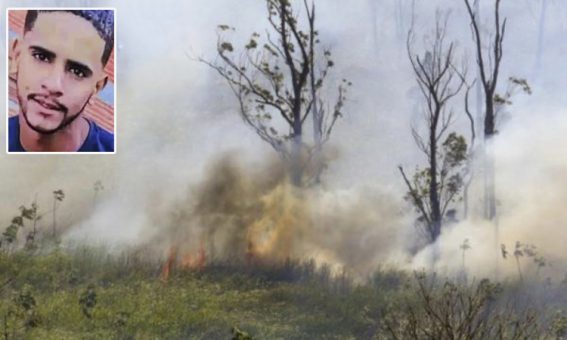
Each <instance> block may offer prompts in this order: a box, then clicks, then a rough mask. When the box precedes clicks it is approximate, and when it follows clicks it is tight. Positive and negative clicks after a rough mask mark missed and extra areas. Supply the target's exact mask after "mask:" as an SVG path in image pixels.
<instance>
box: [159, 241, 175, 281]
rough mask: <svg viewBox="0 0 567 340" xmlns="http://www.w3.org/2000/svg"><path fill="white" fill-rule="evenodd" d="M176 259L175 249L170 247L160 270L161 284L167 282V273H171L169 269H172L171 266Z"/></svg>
mask: <svg viewBox="0 0 567 340" xmlns="http://www.w3.org/2000/svg"><path fill="white" fill-rule="evenodd" d="M176 258H177V247H176V246H172V247H171V248H170V249H169V251H168V255H167V260H166V261H165V263H164V264H163V267H162V268H161V274H160V278H161V280H162V281H163V282H167V280H168V279H169V273H170V272H171V269H173V265H174V264H175V259H176Z"/></svg>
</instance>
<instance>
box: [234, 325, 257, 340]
mask: <svg viewBox="0 0 567 340" xmlns="http://www.w3.org/2000/svg"><path fill="white" fill-rule="evenodd" d="M231 333H232V338H231V339H232V340H253V338H252V337H251V336H250V335H248V333H246V332H244V331H242V330H240V329H238V327H232V330H231Z"/></svg>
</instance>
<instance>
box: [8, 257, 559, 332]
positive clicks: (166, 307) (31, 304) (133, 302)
mask: <svg viewBox="0 0 567 340" xmlns="http://www.w3.org/2000/svg"><path fill="white" fill-rule="evenodd" d="M162 266H163V261H158V260H156V261H149V260H147V259H146V260H142V259H140V258H138V257H136V256H134V255H124V254H123V255H119V254H109V253H107V252H106V251H105V250H104V249H100V248H93V247H76V248H73V249H71V250H69V249H67V250H63V249H60V248H54V249H52V250H50V251H43V252H40V251H38V250H37V249H36V250H35V251H30V250H19V251H12V252H3V253H2V254H1V255H0V285H1V286H0V331H1V334H2V337H3V338H4V339H231V338H234V339H246V338H248V336H249V337H252V338H254V339H380V338H392V339H394V338H400V339H402V338H413V339H428V338H429V339H434V338H440V339H450V338H454V339H458V338H461V339H466V338H472V339H486V338H502V339H535V338H542V339H543V338H548V339H563V338H565V336H566V333H567V319H566V318H565V306H566V305H567V297H566V296H567V294H566V293H567V285H566V284H565V283H557V284H552V283H548V286H545V285H544V284H543V283H541V284H540V283H533V282H532V283H528V282H525V283H519V282H515V283H514V282H509V283H502V284H493V283H490V282H489V281H486V280H484V281H483V280H479V281H475V282H470V283H465V282H458V281H450V280H447V279H441V278H437V277H434V276H433V275H425V274H424V273H405V272H402V271H397V270H393V269H391V270H386V269H382V270H377V271H376V272H375V273H374V274H373V275H370V276H369V277H368V278H367V279H366V280H363V281H362V282H360V280H359V282H356V283H354V282H353V281H352V280H351V279H350V278H349V277H348V276H347V275H346V274H342V275H331V271H330V270H329V268H328V267H326V266H322V267H320V266H319V267H318V266H316V265H315V264H314V262H313V261H306V262H300V261H286V262H284V263H278V264H266V263H263V264H259V263H255V264H246V263H240V262H233V263H228V262H220V261H217V262H213V263H207V265H206V266H204V267H203V268H200V269H180V268H177V267H172V269H171V272H170V273H169V277H168V278H167V280H165V278H164V277H163V274H162ZM528 292H529V293H528ZM526 294H528V295H529V296H527V295H526ZM475 329H476V332H473V331H474V330H475ZM471 330H472V331H471Z"/></svg>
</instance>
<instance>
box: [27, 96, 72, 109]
mask: <svg viewBox="0 0 567 340" xmlns="http://www.w3.org/2000/svg"><path fill="white" fill-rule="evenodd" d="M28 100H35V101H36V102H40V103H43V104H45V105H46V106H48V107H49V108H50V109H52V110H57V111H61V112H63V113H65V114H66V113H67V111H69V109H68V108H67V107H66V106H65V105H63V104H61V103H60V102H59V101H58V100H57V99H55V98H50V96H48V95H44V94H39V93H32V94H29V95H28Z"/></svg>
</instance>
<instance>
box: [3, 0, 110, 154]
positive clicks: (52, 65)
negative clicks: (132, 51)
mask: <svg viewBox="0 0 567 340" xmlns="http://www.w3.org/2000/svg"><path fill="white" fill-rule="evenodd" d="M113 45H114V16H113V12H112V11H107V10H39V11H33V10H30V11H28V13H27V15H26V19H25V26H24V34H23V37H22V38H21V39H16V40H15V41H14V43H13V45H12V46H11V47H12V49H13V60H12V65H11V72H14V73H16V83H17V96H18V103H19V107H20V112H19V114H18V115H17V116H15V117H11V118H10V119H9V123H8V139H9V141H8V145H9V146H8V151H10V152H23V151H34V152H50V151H58V152H72V151H80V152H82V151H86V152H112V151H114V135H113V134H111V133H109V132H107V131H105V130H103V129H102V128H100V127H99V126H98V125H96V124H95V123H94V122H93V121H90V120H87V119H86V118H85V117H84V116H83V115H81V113H82V112H83V110H84V109H85V107H86V105H87V103H88V102H89V100H90V99H91V97H92V96H93V95H95V94H97V93H98V92H99V91H101V90H102V89H103V87H104V86H105V85H106V82H107V80H108V77H107V76H106V75H105V73H104V66H105V65H106V63H107V61H108V59H109V57H110V55H111V52H112V48H113Z"/></svg>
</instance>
